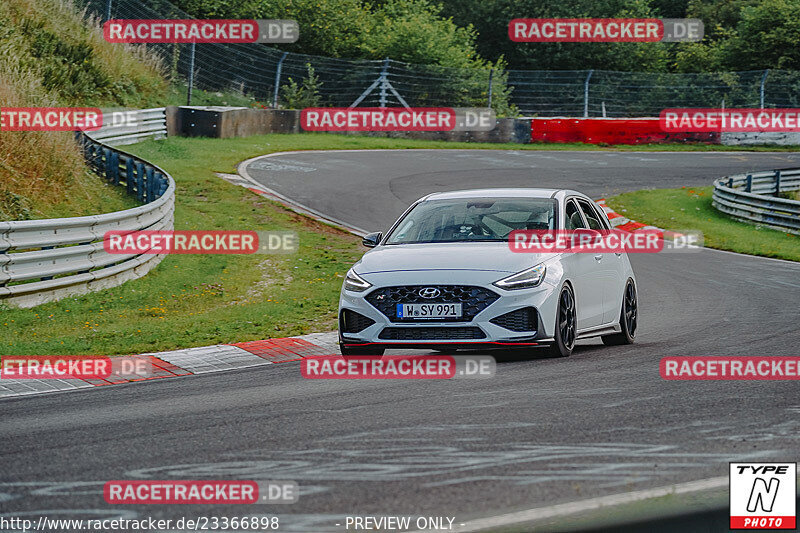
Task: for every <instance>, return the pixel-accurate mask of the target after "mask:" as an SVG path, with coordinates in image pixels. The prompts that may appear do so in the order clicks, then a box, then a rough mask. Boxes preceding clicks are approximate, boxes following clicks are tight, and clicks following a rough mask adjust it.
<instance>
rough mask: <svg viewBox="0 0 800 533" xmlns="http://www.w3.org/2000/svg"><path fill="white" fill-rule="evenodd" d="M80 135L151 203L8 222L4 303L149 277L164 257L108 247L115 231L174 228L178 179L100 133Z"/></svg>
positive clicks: (101, 161) (0, 293)
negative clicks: (114, 251) (105, 239)
mask: <svg viewBox="0 0 800 533" xmlns="http://www.w3.org/2000/svg"><path fill="white" fill-rule="evenodd" d="M90 135H91V136H90ZM76 137H77V139H78V141H79V143H80V145H81V148H82V149H83V153H84V156H85V158H86V162H87V164H88V165H89V166H90V167H91V168H92V169H94V170H95V172H97V173H98V174H99V175H101V176H103V177H105V179H106V180H108V181H109V182H110V183H112V184H114V185H118V186H121V187H125V188H126V190H127V192H128V193H130V194H132V195H134V196H135V197H136V198H138V199H139V201H141V202H142V203H144V205H141V206H139V207H135V208H133V209H126V210H125V211H118V212H115V213H107V214H103V215H92V216H83V217H72V218H56V219H48V220H22V221H12V222H0V303H3V304H6V305H9V306H16V307H33V306H35V305H39V304H42V303H44V302H48V301H53V300H57V299H60V298H64V297H66V296H70V295H74V294H83V293H87V292H91V291H96V290H100V289H104V288H108V287H114V286H117V285H120V284H122V283H124V282H125V281H128V280H130V279H135V278H138V277H141V276H143V275H144V274H146V273H147V272H149V271H150V270H151V269H153V268H154V267H155V266H156V265H157V264H158V263H159V262H161V260H162V259H163V255H146V254H139V255H119V254H110V253H108V252H106V251H105V250H104V248H103V236H104V234H105V233H106V232H107V231H111V230H117V231H139V230H171V229H173V213H174V205H175V181H174V180H173V179H172V177H171V176H170V175H169V174H167V173H166V172H165V171H164V170H162V169H161V168H159V167H157V166H155V165H153V164H152V163H148V162H147V161H145V160H143V159H141V158H139V157H136V156H134V155H132V154H129V153H126V152H123V151H121V150H118V149H116V148H113V147H111V146H109V145H108V144H106V143H104V142H100V141H99V140H97V139H94V138H92V137H94V134H86V133H77V134H76ZM117 137H118V136H117ZM106 139H108V138H106Z"/></svg>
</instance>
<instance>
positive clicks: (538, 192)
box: [420, 187, 585, 201]
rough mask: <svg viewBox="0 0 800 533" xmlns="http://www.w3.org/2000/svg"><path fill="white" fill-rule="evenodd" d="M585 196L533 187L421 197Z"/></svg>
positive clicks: (433, 198)
mask: <svg viewBox="0 0 800 533" xmlns="http://www.w3.org/2000/svg"><path fill="white" fill-rule="evenodd" d="M572 195H577V196H585V195H584V194H582V193H579V192H577V191H571V190H568V189H538V188H533V187H516V188H510V187H509V188H497V189H469V190H464V191H448V192H435V193H432V194H429V195H427V196H425V197H423V198H421V199H420V201H423V200H448V199H455V198H557V199H562V198H564V197H565V196H572Z"/></svg>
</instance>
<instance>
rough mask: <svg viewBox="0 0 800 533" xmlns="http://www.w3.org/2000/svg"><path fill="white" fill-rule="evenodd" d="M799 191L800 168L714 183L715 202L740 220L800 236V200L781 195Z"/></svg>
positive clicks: (766, 172) (733, 177)
mask: <svg viewBox="0 0 800 533" xmlns="http://www.w3.org/2000/svg"><path fill="white" fill-rule="evenodd" d="M797 190H800V168H791V169H783V170H767V171H763V172H751V173H749V174H737V175H734V176H728V177H725V178H722V179H718V180H715V181H714V193H713V196H712V203H713V205H714V207H716V208H717V209H718V210H719V211H722V212H723V213H726V214H728V215H730V216H732V217H734V218H736V219H738V220H741V221H744V222H750V223H755V224H762V225H765V226H769V227H771V228H775V229H778V230H781V231H785V232H788V233H796V234H800V201H798V200H790V199H788V198H781V197H779V196H778V194H780V193H783V192H791V191H797Z"/></svg>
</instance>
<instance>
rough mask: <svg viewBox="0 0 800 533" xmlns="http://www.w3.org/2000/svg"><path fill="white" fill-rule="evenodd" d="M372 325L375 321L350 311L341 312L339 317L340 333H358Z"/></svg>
mask: <svg viewBox="0 0 800 533" xmlns="http://www.w3.org/2000/svg"><path fill="white" fill-rule="evenodd" d="M374 323H375V321H374V320H372V319H371V318H369V317H367V316H364V315H362V314H361V313H356V312H355V311H351V310H350V309H345V310H343V311H342V314H341V315H340V316H339V325H340V326H341V329H342V333H358V332H359V331H362V330H364V329H367V328H368V327H370V326H371V325H372V324H374Z"/></svg>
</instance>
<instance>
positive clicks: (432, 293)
mask: <svg viewBox="0 0 800 533" xmlns="http://www.w3.org/2000/svg"><path fill="white" fill-rule="evenodd" d="M417 294H419V295H420V296H421V297H422V298H436V297H437V296H439V295H440V294H442V291H440V290H439V289H437V288H436V287H425V288H424V289H420V290H419V292H418V293H417Z"/></svg>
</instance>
